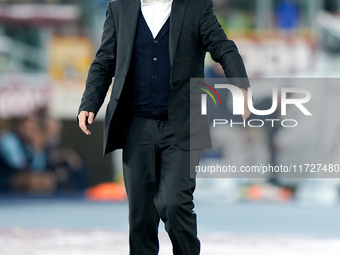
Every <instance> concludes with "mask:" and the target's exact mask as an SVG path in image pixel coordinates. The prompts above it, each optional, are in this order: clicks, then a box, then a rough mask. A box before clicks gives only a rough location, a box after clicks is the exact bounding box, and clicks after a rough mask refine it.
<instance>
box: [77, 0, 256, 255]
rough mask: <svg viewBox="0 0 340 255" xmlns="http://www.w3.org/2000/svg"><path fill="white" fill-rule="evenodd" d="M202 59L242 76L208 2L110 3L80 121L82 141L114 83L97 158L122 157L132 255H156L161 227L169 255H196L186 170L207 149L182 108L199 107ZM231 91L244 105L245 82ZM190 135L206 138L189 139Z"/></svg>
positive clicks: (202, 124) (203, 127)
mask: <svg viewBox="0 0 340 255" xmlns="http://www.w3.org/2000/svg"><path fill="white" fill-rule="evenodd" d="M206 51H208V52H210V54H211V56H212V58H213V59H214V60H215V61H216V62H219V63H220V64H221V65H222V67H223V69H224V71H225V74H226V76H227V77H228V78H246V77H247V75H246V71H245V68H244V65H243V61H242V59H241V57H240V55H239V53H238V51H237V48H236V46H235V44H234V43H233V42H232V41H231V40H229V39H227V37H226V35H225V33H224V31H223V29H222V28H221V26H220V25H219V23H218V21H217V19H216V16H215V15H214V13H213V4H212V0H114V1H111V2H109V4H108V7H107V13H106V21H105V24H104V31H103V36H102V43H101V46H100V48H99V50H98V52H97V54H96V57H95V59H94V61H93V63H92V65H91V67H90V70H89V75H88V79H87V82H86V90H85V92H84V95H83V98H82V102H81V105H80V109H79V115H78V119H79V126H80V128H81V129H82V130H83V132H84V133H85V134H87V135H90V134H91V132H90V131H89V130H88V129H87V124H92V122H93V120H94V118H95V115H96V113H97V112H98V110H99V108H100V107H101V105H102V103H103V101H104V98H105V95H106V93H107V91H108V88H109V86H110V84H111V82H112V78H113V77H115V79H114V84H113V88H112V93H111V98H110V102H109V105H108V107H107V110H106V116H105V124H104V153H109V152H111V151H113V150H115V149H118V148H123V166H124V167H123V168H124V169H123V171H124V181H125V186H126V191H127V194H128V199H129V223H130V254H132V255H144V254H145V255H147V254H148V255H152V254H157V253H158V250H159V243H158V237H157V234H158V225H159V221H160V219H161V220H162V221H163V222H164V223H165V229H166V231H167V232H168V234H169V237H170V239H171V242H172V244H173V252H174V254H178V255H179V254H187V255H197V254H199V252H200V242H199V240H198V238H197V228H196V215H195V213H194V211H193V208H194V204H193V192H194V189H195V179H194V178H191V176H190V170H192V169H190V167H191V166H192V165H198V161H199V158H200V154H201V151H202V149H203V148H208V147H210V146H211V142H210V136H209V121H208V119H206V118H204V119H202V117H201V116H198V114H197V112H196V111H195V112H196V115H197V116H191V115H190V105H195V104H196V105H199V103H198V104H197V102H190V78H194V77H203V76H204V58H205V54H206ZM236 85H238V86H239V87H240V88H241V89H242V91H243V93H244V96H245V97H246V96H247V91H246V89H247V87H248V83H247V82H246V83H240V84H236ZM245 102H246V100H245ZM245 104H246V103H245ZM245 106H246V107H245V113H244V115H243V117H244V118H247V117H248V116H249V115H250V112H249V109H248V107H247V105H245ZM202 120H203V121H202ZM190 127H195V128H196V129H197V130H199V132H200V133H201V134H204V135H203V136H200V138H199V139H197V138H195V137H190ZM193 140H195V142H194V143H193V142H192V141H193Z"/></svg>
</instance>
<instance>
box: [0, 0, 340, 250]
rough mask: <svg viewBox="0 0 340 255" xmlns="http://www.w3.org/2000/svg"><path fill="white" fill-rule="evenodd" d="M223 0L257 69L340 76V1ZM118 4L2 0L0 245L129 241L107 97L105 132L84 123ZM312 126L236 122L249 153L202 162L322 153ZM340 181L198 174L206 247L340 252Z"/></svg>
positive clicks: (232, 140) (215, 70)
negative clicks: (270, 129) (105, 33)
mask: <svg viewBox="0 0 340 255" xmlns="http://www.w3.org/2000/svg"><path fill="white" fill-rule="evenodd" d="M213 1H214V4H215V12H216V14H217V16H218V19H219V21H220V23H221V24H222V26H223V28H224V29H225V31H226V34H227V35H228V37H229V38H231V39H232V40H234V41H235V42H236V44H237V46H238V48H239V51H240V53H241V55H242V57H243V59H244V61H245V64H246V67H247V71H248V74H249V76H250V77H252V78H334V79H336V78H340V0H253V1H249V0H213ZM107 3H108V0H40V1H30V0H1V1H0V254H4V255H9V254H11V255H12V254H13V255H25V254H46V255H52V254H70V255H73V254H124V253H125V254H127V253H128V244H127V242H128V241H127V240H128V237H127V230H128V225H127V204H126V201H125V194H124V189H123V187H122V185H123V184H122V181H121V178H122V176H121V172H122V169H121V164H120V162H119V161H120V157H121V155H120V153H119V152H117V153H114V154H112V155H109V156H106V157H103V156H102V123H103V118H104V110H105V106H103V107H102V110H101V111H100V113H99V114H98V116H97V119H96V122H95V123H94V124H93V125H92V126H91V131H92V133H93V134H92V136H90V137H86V136H85V135H83V134H82V132H81V131H80V130H79V128H78V124H77V121H76V116H77V111H78V106H79V103H80V99H81V95H82V92H83V90H84V86H85V80H86V75H87V71H88V68H89V65H90V64H91V61H92V59H93V56H94V54H95V51H96V49H97V48H98V46H99V44H100V37H101V32H102V26H103V22H104V19H105V9H106V5H107ZM206 62H207V71H206V74H207V76H208V77H213V78H214V77H220V76H221V69H220V66H219V65H217V64H214V63H213V62H212V61H211V59H210V58H209V55H207V60H206ZM339 81H340V80H339ZM325 87H326V88H328V90H326V91H327V93H328V94H325V96H326V98H328V96H331V100H332V102H333V104H330V105H329V107H333V111H334V114H333V115H331V116H324V117H325V121H329V120H331V119H332V120H334V119H335V120H336V119H338V118H339V117H338V115H337V114H338V112H337V111H336V109H339V108H338V107H339V104H338V103H337V102H338V99H339V98H340V92H339V91H338V89H334V88H333V89H329V87H327V86H326V85H325ZM266 96H268V95H267V94H265V93H263V94H261V95H259V97H258V98H257V100H259V101H261V100H262V99H264V98H265V97H266ZM326 117H327V118H329V119H327V118H326ZM332 123H335V124H337V123H338V121H335V122H332ZM332 126H334V127H333V128H332V129H327V130H326V129H325V130H322V131H321V130H320V132H321V133H327V132H328V133H327V134H328V138H327V139H326V141H324V142H323V144H322V148H324V149H325V150H326V151H327V152H330V153H331V155H330V154H329V153H328V154H327V156H329V157H328V158H327V159H324V160H325V162H327V160H330V159H331V160H332V163H334V164H335V163H340V161H339V159H340V154H338V153H340V151H339V150H338V149H339V148H338V147H339V146H338V143H339V142H340V141H339V138H338V135H337V131H338V130H339V129H338V126H339V125H332ZM310 129H311V128H310V127H309V126H308V123H307V124H306V125H305V126H303V127H301V128H300V129H299V131H298V132H295V133H289V134H288V135H287V134H285V133H284V132H280V130H279V131H278V133H277V134H275V137H270V136H266V133H265V132H266V131H265V130H262V129H261V130H260V129H257V131H256V132H253V131H249V130H246V131H245V133H242V134H241V133H232V134H227V138H228V139H226V140H227V141H228V146H229V148H230V147H233V148H236V150H237V151H242V152H246V153H245V154H242V153H239V154H237V153H234V154H232V155H225V154H223V153H221V151H219V152H217V154H218V153H219V155H217V156H216V155H215V154H216V151H215V152H214V153H215V154H214V153H212V152H210V153H206V154H205V157H204V158H203V159H202V160H210V161H211V160H213V161H214V160H216V157H217V158H219V159H218V160H220V158H221V157H224V159H226V160H228V159H229V158H231V157H232V160H233V161H239V162H243V161H244V162H247V163H250V164H251V163H254V162H256V161H254V160H253V161H252V160H249V158H254V157H255V158H261V160H263V162H265V163H270V162H272V161H271V159H272V157H273V151H275V152H274V153H275V155H274V156H275V162H276V163H277V164H282V163H287V162H297V163H311V162H299V161H297V160H296V155H302V157H301V158H303V159H306V160H312V159H313V158H312V157H311V154H310V153H311V151H310V150H308V148H318V147H320V146H321V145H320V144H319V143H320V139H309V138H310V137H313V136H315V134H318V133H315V130H314V131H313V132H312V131H311V130H310ZM326 131H327V132H326ZM219 135H220V134H213V137H214V136H215V137H219ZM241 135H242V137H246V139H243V140H242V139H239V137H241ZM268 137H269V138H270V139H272V140H271V143H268V141H267V140H268V139H269V138H268ZM287 137H289V139H287ZM266 139H267V140H266ZM217 140H218V138H217ZM296 141H298V142H299V143H300V144H299V145H301V144H302V146H296V145H295V144H294V142H296ZM271 146H272V147H271ZM222 147H223V146H222ZM272 148H276V149H275V150H273V149H272ZM222 151H223V148H222ZM213 154H214V155H213ZM228 157H229V158H228ZM245 157H247V158H246V159H245ZM337 160H338V161H337ZM214 162H215V161H214ZM216 162H217V161H216ZM320 163H321V162H320ZM328 163H329V162H328ZM13 173H14V175H15V177H14V178H13ZM339 183H340V182H339V179H301V178H300V179H276V178H274V179H273V178H270V176H267V177H266V178H261V179H259V178H257V179H247V180H240V179H198V181H197V184H198V185H197V192H196V207H197V208H196V211H197V213H198V217H199V230H200V233H201V235H200V236H201V240H202V251H203V252H202V253H203V254H207V255H212V254H242V255H245V254H252V255H253V254H297V255H300V254H309V255H311V254H340V218H339V215H340V203H339V202H340V198H339V197H340V196H339V193H340V184H339ZM161 244H162V249H161V253H160V254H171V253H170V251H171V247H170V243H169V240H168V239H167V237H166V235H165V233H164V231H163V230H161Z"/></svg>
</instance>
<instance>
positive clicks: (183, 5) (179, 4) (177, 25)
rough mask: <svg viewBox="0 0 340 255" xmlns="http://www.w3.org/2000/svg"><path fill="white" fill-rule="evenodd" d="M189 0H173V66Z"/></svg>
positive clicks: (171, 29) (171, 16)
mask: <svg viewBox="0 0 340 255" xmlns="http://www.w3.org/2000/svg"><path fill="white" fill-rule="evenodd" d="M188 2H189V1H188V0H173V2H172V7H171V15H170V41H169V54H170V62H171V66H172V64H173V60H174V56H175V52H176V48H177V43H178V39H179V35H180V33H181V29H182V24H183V19H184V15H185V12H186V9H187V6H188Z"/></svg>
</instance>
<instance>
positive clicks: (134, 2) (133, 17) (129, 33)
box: [122, 0, 140, 66]
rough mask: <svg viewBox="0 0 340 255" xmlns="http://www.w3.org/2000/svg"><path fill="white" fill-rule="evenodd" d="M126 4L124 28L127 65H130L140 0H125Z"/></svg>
mask: <svg viewBox="0 0 340 255" xmlns="http://www.w3.org/2000/svg"><path fill="white" fill-rule="evenodd" d="M124 4H125V8H123V11H124V26H123V27H122V28H123V29H124V45H125V50H126V56H127V57H128V58H129V59H128V63H127V64H128V65H127V66H129V65H130V59H131V55H132V50H133V44H134V40H135V34H136V28H137V21H138V16H139V12H140V0H124Z"/></svg>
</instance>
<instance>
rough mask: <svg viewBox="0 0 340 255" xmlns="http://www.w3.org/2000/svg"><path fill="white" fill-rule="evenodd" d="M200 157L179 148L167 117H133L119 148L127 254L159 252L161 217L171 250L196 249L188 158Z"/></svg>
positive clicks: (188, 254)
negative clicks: (127, 226) (127, 228)
mask: <svg viewBox="0 0 340 255" xmlns="http://www.w3.org/2000/svg"><path fill="white" fill-rule="evenodd" d="M200 155H201V151H200V150H199V151H191V152H189V151H183V150H182V149H181V148H180V147H179V145H178V143H177V141H176V139H175V136H174V134H173V131H172V128H171V125H170V123H169V121H159V120H153V119H145V118H139V117H134V118H133V119H132V121H131V123H130V125H129V127H128V132H127V137H126V143H125V146H124V150H123V170H124V181H125V186H126V191H127V195H128V199H129V223H130V235H129V243H130V254H131V255H156V254H158V251H159V242H158V225H159V222H160V219H161V220H162V221H163V222H164V223H165V230H166V231H167V233H168V235H169V237H170V240H171V242H172V245H173V254H175V255H180V254H181V255H198V254H199V253H200V242H199V240H198V238H197V225H196V214H195V212H194V211H193V208H194V204H193V192H194V190H195V179H194V178H190V160H191V164H192V165H194V164H196V165H197V164H198V161H199V158H200ZM191 170H193V169H191Z"/></svg>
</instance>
